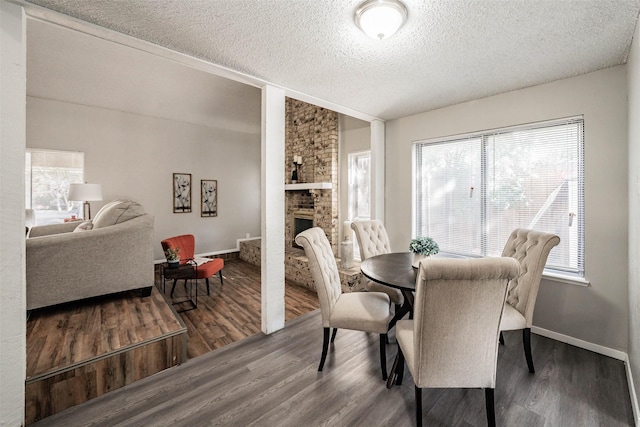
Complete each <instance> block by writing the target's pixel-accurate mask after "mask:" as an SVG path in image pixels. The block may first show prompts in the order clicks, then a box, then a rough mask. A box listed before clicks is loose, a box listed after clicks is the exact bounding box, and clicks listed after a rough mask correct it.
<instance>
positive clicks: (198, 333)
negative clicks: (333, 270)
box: [165, 259, 320, 359]
mask: <svg viewBox="0 0 640 427" xmlns="http://www.w3.org/2000/svg"><path fill="white" fill-rule="evenodd" d="M222 273H223V277H224V285H222V286H221V285H220V279H219V278H218V276H215V277H213V278H211V279H209V282H210V293H211V295H210V296H207V288H206V285H205V282H204V280H200V281H199V283H198V308H197V309H195V310H189V311H185V312H182V313H179V314H180V317H181V318H182V321H183V322H184V323H185V325H186V326H187V333H188V338H187V357H188V358H189V359H191V358H194V357H198V356H200V355H202V354H205V353H208V352H210V351H212V350H215V349H217V348H220V347H222V346H225V345H228V344H231V343H233V342H236V341H239V340H242V339H244V338H247V337H250V336H252V335H254V334H257V333H258V332H260V325H261V322H262V318H261V315H260V311H261V303H260V293H261V291H260V286H261V282H260V267H257V266H255V265H252V264H249V263H247V262H244V261H242V260H240V259H230V260H226V261H225V266H224V269H223V270H222ZM171 284H172V282H169V281H168V282H167V283H166V290H165V295H166V297H167V298H168V299H171V297H170V296H169V294H170V292H171ZM285 288H286V289H285V320H292V319H294V318H296V317H298V316H300V315H302V314H304V313H308V312H310V311H313V310H315V309H317V308H319V307H320V303H319V302H318V296H317V294H316V293H315V292H314V291H311V290H309V289H307V288H305V287H301V286H298V285H294V284H293V283H291V282H288V281H287V282H286V283H285ZM185 297H186V289H185V288H184V286H183V282H182V281H179V282H178V285H177V286H176V290H175V293H174V297H173V300H174V301H180V300H184V299H185Z"/></svg>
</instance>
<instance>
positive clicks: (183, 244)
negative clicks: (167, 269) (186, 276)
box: [160, 234, 224, 296]
mask: <svg viewBox="0 0 640 427" xmlns="http://www.w3.org/2000/svg"><path fill="white" fill-rule="evenodd" d="M160 244H161V245H162V250H163V251H166V250H167V249H169V248H171V249H176V248H179V249H180V252H179V255H180V264H185V263H186V262H188V261H189V260H192V259H193V257H194V252H195V246H196V239H195V236H194V235H193V234H183V235H180V236H175V237H170V238H168V239H164V240H163V241H161V242H160ZM223 268H224V260H223V259H222V258H213V259H211V261H209V262H205V263H204V264H201V265H199V266H198V268H197V269H196V277H194V279H205V282H206V284H207V295H209V278H210V277H211V276H213V275H214V274H216V273H218V274H219V276H220V284H221V285H224V281H223V279H222V269H223ZM177 281H178V279H174V280H173V287H172V288H171V296H173V291H174V290H175V288H176V283H177ZM185 282H186V281H185Z"/></svg>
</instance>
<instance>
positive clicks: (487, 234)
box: [414, 117, 584, 277]
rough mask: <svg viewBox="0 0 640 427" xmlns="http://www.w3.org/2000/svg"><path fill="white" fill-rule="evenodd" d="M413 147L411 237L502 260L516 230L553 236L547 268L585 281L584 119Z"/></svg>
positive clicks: (449, 249)
mask: <svg viewBox="0 0 640 427" xmlns="http://www.w3.org/2000/svg"><path fill="white" fill-rule="evenodd" d="M414 149H415V162H416V163H415V169H414V171H415V174H414V175H415V212H414V220H415V230H414V232H415V235H422V236H430V237H433V238H434V239H435V240H436V241H437V242H438V244H439V245H440V248H441V251H443V252H447V253H452V254H458V255H465V256H500V254H501V253H502V249H503V247H504V244H505V242H506V241H507V238H508V236H509V234H510V233H511V231H512V230H513V229H515V228H518V227H524V228H530V229H534V230H539V231H545V232H549V233H554V234H557V235H558V236H560V240H561V241H560V245H559V246H558V247H557V248H555V249H554V250H553V251H551V254H550V255H549V259H548V261H547V269H550V270H555V271H557V272H560V273H565V274H566V273H570V274H576V275H579V276H582V277H583V276H584V121H583V118H582V117H574V118H570V119H562V120H556V121H549V122H542V123H535V124H529V125H526V126H519V127H511V128H506V129H498V130H492V131H486V132H479V133H474V134H470V135H463V136H454V137H450V138H444V139H439V140H436V141H420V142H417V143H416V144H415V146H414Z"/></svg>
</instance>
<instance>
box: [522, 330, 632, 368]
mask: <svg viewBox="0 0 640 427" xmlns="http://www.w3.org/2000/svg"><path fill="white" fill-rule="evenodd" d="M531 332H533V333H534V334H538V335H542V336H543V337H547V338H551V339H553V340H556V341H560V342H563V343H565V344H570V345H573V346H576V347H580V348H584V349H585V350H589V351H593V352H594V353H598V354H602V355H604V356H609V357H612V358H614V359H618V360H622V361H623V362H624V361H626V360H628V357H627V353H625V352H623V351H620V350H614V349H612V348H609V347H605V346H602V345H598V344H594V343H590V342H588V341H584V340H581V339H579V338H574V337H570V336H569V335H564V334H560V333H558V332H553V331H550V330H548V329H544V328H539V327H537V326H532V327H531Z"/></svg>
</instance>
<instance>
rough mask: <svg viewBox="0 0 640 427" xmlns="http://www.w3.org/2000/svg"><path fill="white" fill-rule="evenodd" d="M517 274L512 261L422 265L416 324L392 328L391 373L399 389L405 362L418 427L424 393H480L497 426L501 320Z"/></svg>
mask: <svg viewBox="0 0 640 427" xmlns="http://www.w3.org/2000/svg"><path fill="white" fill-rule="evenodd" d="M518 270H519V265H518V262H517V261H516V260H514V259H510V258H481V259H447V258H440V259H439V258H435V259H426V260H424V261H422V262H421V263H420V269H419V274H418V278H417V280H416V298H415V305H414V318H413V319H411V320H399V321H398V323H396V338H397V340H398V345H399V350H398V364H397V369H396V372H395V373H397V375H398V377H397V384H402V376H403V374H404V360H405V359H406V362H407V365H408V366H409V371H410V372H411V376H412V377H413V380H414V382H415V398H416V422H417V425H418V426H421V425H422V388H425V387H429V388H484V390H485V401H486V402H485V404H486V405H485V406H486V411H487V421H488V425H490V426H494V425H495V408H494V401H493V392H494V389H495V384H496V367H497V363H498V335H499V333H500V319H501V317H502V312H503V308H504V302H505V298H506V295H507V286H508V283H509V280H511V279H513V278H514V277H516V276H517V274H518ZM392 374H393V373H392Z"/></svg>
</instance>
